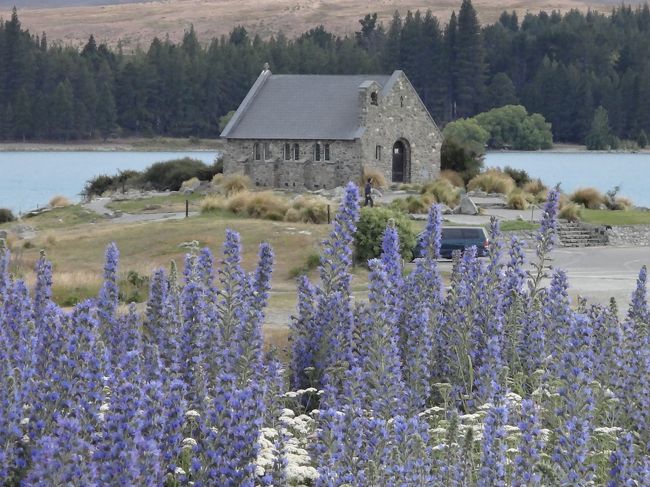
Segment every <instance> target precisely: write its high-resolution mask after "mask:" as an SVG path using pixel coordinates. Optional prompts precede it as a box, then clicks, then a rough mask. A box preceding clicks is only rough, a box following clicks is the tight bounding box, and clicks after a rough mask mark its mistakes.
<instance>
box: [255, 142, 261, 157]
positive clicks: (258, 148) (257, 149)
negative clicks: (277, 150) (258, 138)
mask: <svg viewBox="0 0 650 487" xmlns="http://www.w3.org/2000/svg"><path fill="white" fill-rule="evenodd" d="M253 157H254V158H255V160H256V161H261V160H262V147H261V146H260V143H259V142H255V145H253Z"/></svg>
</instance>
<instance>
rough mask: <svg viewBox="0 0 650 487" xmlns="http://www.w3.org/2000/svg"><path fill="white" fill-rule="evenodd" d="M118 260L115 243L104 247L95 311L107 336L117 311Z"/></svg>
mask: <svg viewBox="0 0 650 487" xmlns="http://www.w3.org/2000/svg"><path fill="white" fill-rule="evenodd" d="M119 260H120V251H119V250H118V249H117V245H115V242H111V243H110V244H108V247H106V262H105V264H104V284H103V285H102V288H101V289H100V290H99V298H98V300H97V309H98V311H99V319H100V321H101V322H102V324H103V325H104V326H107V327H109V330H107V334H108V335H110V334H111V331H112V330H110V324H111V323H112V321H113V320H114V319H115V311H116V310H117V302H118V294H119V291H118V288H117V267H118V264H119Z"/></svg>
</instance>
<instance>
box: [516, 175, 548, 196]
mask: <svg viewBox="0 0 650 487" xmlns="http://www.w3.org/2000/svg"><path fill="white" fill-rule="evenodd" d="M522 189H523V190H524V191H525V192H526V193H530V194H532V195H534V196H535V197H539V196H541V195H544V198H543V199H544V200H545V199H546V193H547V192H548V188H547V187H546V186H545V185H544V183H542V180H541V179H539V178H537V179H533V180H531V181H528V182H527V183H526V184H524V186H523V187H522Z"/></svg>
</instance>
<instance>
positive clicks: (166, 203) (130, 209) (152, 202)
mask: <svg viewBox="0 0 650 487" xmlns="http://www.w3.org/2000/svg"><path fill="white" fill-rule="evenodd" d="M202 199H203V195H201V194H198V193H193V194H189V195H184V194H173V195H169V196H154V197H152V198H143V199H139V200H124V201H113V202H111V203H109V204H108V205H106V206H107V207H108V208H110V209H111V210H116V211H122V212H124V213H171V212H181V211H185V201H186V200H187V201H189V202H190V211H199V210H200V206H201V205H200V203H201V200H202Z"/></svg>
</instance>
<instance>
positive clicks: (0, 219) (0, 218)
mask: <svg viewBox="0 0 650 487" xmlns="http://www.w3.org/2000/svg"><path fill="white" fill-rule="evenodd" d="M15 220H16V217H15V216H14V213H13V212H12V211H11V210H10V209H9V208H0V223H7V222H13V221H15Z"/></svg>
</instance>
